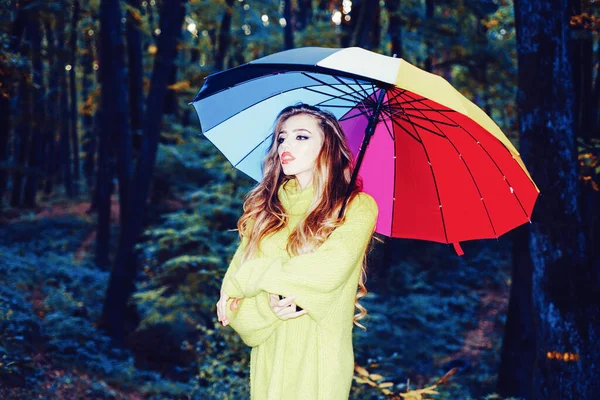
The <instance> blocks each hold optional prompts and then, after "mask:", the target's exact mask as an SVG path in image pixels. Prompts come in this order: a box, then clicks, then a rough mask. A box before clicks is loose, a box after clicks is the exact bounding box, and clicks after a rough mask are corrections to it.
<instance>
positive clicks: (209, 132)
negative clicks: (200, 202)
mask: <svg viewBox="0 0 600 400" xmlns="http://www.w3.org/2000/svg"><path fill="white" fill-rule="evenodd" d="M298 102H303V103H308V104H311V105H314V106H317V107H319V108H321V109H323V110H327V111H330V112H332V113H333V114H334V115H335V116H336V117H337V118H338V120H339V121H340V123H341V125H342V127H343V128H344V131H345V134H346V137H347V139H348V143H349V145H350V148H351V149H352V151H353V153H354V155H355V156H356V157H357V158H358V159H359V160H360V162H359V164H358V165H357V168H358V170H357V172H358V175H359V176H361V177H362V179H363V183H364V191H365V192H367V193H369V194H370V195H371V196H373V198H374V199H375V200H376V201H377V203H378V206H379V217H378V221H377V226H376V232H378V233H380V234H383V235H386V236H390V237H396V238H412V239H422V240H430V241H435V242H440V243H453V244H454V245H455V248H456V250H457V252H458V253H459V254H462V251H461V250H460V246H459V245H458V243H459V242H460V241H465V240H473V239H483V238H498V237H499V236H500V235H502V234H504V233H506V232H507V231H509V230H511V229H513V228H515V227H517V226H519V225H521V224H523V223H525V222H528V221H529V222H531V220H530V216H531V213H532V210H533V206H534V204H535V201H536V199H537V196H538V193H539V189H538V188H537V186H536V185H535V183H534V182H533V180H532V179H531V177H530V175H529V173H528V171H527V169H526V168H525V165H524V164H523V162H522V160H521V158H520V156H519V152H518V151H517V150H516V149H515V147H514V146H513V145H512V143H511V142H510V141H509V140H508V138H507V137H506V136H505V135H504V134H503V133H502V131H501V130H500V128H499V127H498V126H497V125H496V124H495V123H494V121H493V120H492V119H491V118H490V117H489V116H488V115H487V114H485V113H484V112H483V111H482V110H481V109H480V108H479V107H477V106H476V105H475V104H473V103H472V102H471V101H469V100H468V99H467V98H465V97H464V96H463V95H462V94H460V92H458V91H457V90H456V89H454V88H453V87H452V85H450V83H448V81H446V80H445V79H443V78H442V77H440V76H437V75H435V74H431V73H428V72H426V71H423V70H421V69H419V68H417V67H415V66H413V65H411V64H410V63H408V62H407V61H405V60H403V59H400V58H392V57H387V56H384V55H381V54H377V53H374V52H371V51H368V50H364V49H362V48H358V47H351V48H345V49H334V48H320V47H303V48H297V49H293V50H287V51H283V52H280V53H276V54H273V55H270V56H267V57H263V58H260V59H257V60H255V61H252V62H250V63H247V64H244V65H242V66H239V67H236V68H232V69H230V70H227V71H223V72H219V73H216V74H213V75H210V76H208V77H207V78H206V81H205V83H204V85H203V86H202V88H201V89H200V92H199V93H198V95H197V96H196V98H195V99H194V100H193V101H192V103H191V104H193V106H194V107H195V109H196V111H197V113H198V116H199V118H200V123H201V126H202V130H203V134H204V135H205V136H206V137H207V138H208V139H209V140H211V141H212V142H213V143H214V144H215V145H216V146H217V148H219V150H220V151H221V152H223V154H224V155H225V156H226V157H227V158H228V160H229V161H230V162H231V163H232V164H233V165H234V166H235V167H236V168H238V169H240V170H241V171H243V172H244V173H246V174H247V175H249V176H250V177H252V178H253V179H255V180H257V181H260V180H261V179H262V172H261V162H262V160H263V158H264V156H265V154H266V152H267V151H268V148H269V146H270V144H271V140H272V138H271V137H272V134H273V132H272V130H273V122H274V120H275V118H276V117H277V114H278V113H279V112H280V111H281V110H282V109H283V108H285V107H287V106H289V105H293V104H295V103H298ZM369 121H371V125H369ZM365 132H367V135H365ZM371 135H372V136H371ZM361 152H362V155H360V153H361Z"/></svg>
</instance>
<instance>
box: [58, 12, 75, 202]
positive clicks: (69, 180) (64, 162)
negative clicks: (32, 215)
mask: <svg viewBox="0 0 600 400" xmlns="http://www.w3.org/2000/svg"><path fill="white" fill-rule="evenodd" d="M65 26H66V24H65V19H64V16H59V17H58V18H57V19H56V42H57V48H58V49H64V47H65ZM58 62H59V66H60V65H61V64H62V63H64V60H62V57H60V54H59V55H58ZM57 72H58V73H59V78H58V79H59V85H58V91H59V93H60V105H59V107H60V115H61V116H62V118H61V122H60V150H59V161H60V164H61V168H62V182H63V185H64V186H65V192H66V193H67V196H68V197H70V198H71V197H73V175H72V170H71V168H72V164H71V151H70V149H71V146H70V141H71V140H70V139H71V136H70V125H69V121H70V115H69V114H70V111H69V98H68V91H67V74H66V73H65V69H64V67H62V68H58V69H57Z"/></svg>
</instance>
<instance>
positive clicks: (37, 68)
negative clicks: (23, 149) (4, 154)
mask: <svg viewBox="0 0 600 400" xmlns="http://www.w3.org/2000/svg"><path fill="white" fill-rule="evenodd" d="M27 30H28V36H29V41H30V45H31V66H32V72H33V73H32V84H33V85H32V88H31V94H32V96H31V97H32V116H33V118H32V119H31V141H30V142H29V160H28V162H27V164H28V167H29V168H28V169H29V171H30V172H29V173H28V174H27V177H26V181H25V190H24V194H23V205H24V206H26V207H29V208H34V207H35V206H36V195H37V186H38V177H39V176H40V172H41V159H42V130H43V129H44V125H45V119H46V116H45V112H44V109H45V105H44V102H45V99H46V93H45V92H46V91H45V89H44V79H43V77H44V68H43V65H42V46H41V42H42V34H41V31H40V30H41V21H40V18H39V15H38V14H37V13H35V14H34V15H31V16H30V18H29V26H28V28H27Z"/></svg>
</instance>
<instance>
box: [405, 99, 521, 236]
mask: <svg viewBox="0 0 600 400" xmlns="http://www.w3.org/2000/svg"><path fill="white" fill-rule="evenodd" d="M407 96H409V97H411V96H410V95H407ZM422 104H423V103H422ZM425 106H427V104H425ZM444 116H445V117H446V118H448V119H449V120H450V121H451V122H452V123H453V124H454V125H455V126H456V127H459V128H460V129H462V130H463V131H465V132H466V129H464V128H463V127H462V126H461V125H460V124H458V123H456V121H454V120H453V119H452V118H450V117H449V116H447V115H444ZM434 126H435V127H436V128H437V129H438V130H440V132H442V130H441V129H440V128H439V127H438V126H437V125H436V124H435V123H434ZM443 136H444V137H445V138H446V140H448V142H449V143H450V145H451V146H452V147H453V148H454V150H455V151H456V153H457V154H458V158H460V159H461V160H462V162H463V165H464V166H465V168H466V169H467V172H468V173H469V175H470V176H471V180H472V181H473V184H474V185H475V189H477V194H478V195H479V198H480V199H481V204H482V205H483V209H484V211H485V213H486V215H487V217H488V221H489V222H490V226H491V227H492V231H493V232H494V236H495V237H496V239H498V234H497V233H496V228H495V227H494V222H493V221H492V217H491V216H490V213H489V210H488V208H487V205H486V204H485V201H484V199H483V195H482V194H481V190H480V189H479V185H478V184H477V181H476V180H475V177H474V176H473V173H472V172H471V168H469V164H468V163H467V161H466V160H465V158H464V157H463V156H462V154H461V152H460V151H459V150H458V148H457V147H456V145H455V144H454V142H453V141H452V139H450V137H449V136H448V135H446V134H443ZM469 136H471V135H469ZM471 137H472V136H471ZM473 139H474V138H473ZM477 143H478V144H479V145H480V147H481V148H482V149H483V146H481V144H480V143H479V141H477ZM483 150H484V151H485V149H483ZM486 153H487V151H486ZM487 155H488V157H490V159H491V160H492V161H493V158H492V157H491V156H490V155H489V154H487ZM494 164H495V165H496V167H497V168H498V165H497V164H496V163H495V161H494ZM500 173H502V171H501V170H500ZM502 175H504V174H502ZM517 200H518V199H517ZM519 203H520V202H519ZM521 208H522V206H521Z"/></svg>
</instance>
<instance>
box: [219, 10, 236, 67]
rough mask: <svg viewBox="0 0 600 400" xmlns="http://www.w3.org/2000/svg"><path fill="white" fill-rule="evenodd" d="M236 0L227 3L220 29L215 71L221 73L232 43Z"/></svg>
mask: <svg viewBox="0 0 600 400" xmlns="http://www.w3.org/2000/svg"><path fill="white" fill-rule="evenodd" d="M233 4H234V0H226V1H225V6H226V9H225V13H223V18H221V26H220V28H219V42H218V44H217V52H216V54H215V69H216V70H217V71H221V70H222V69H223V66H224V65H225V57H226V56H227V51H228V50H229V44H230V43H231V16H232V14H233Z"/></svg>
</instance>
